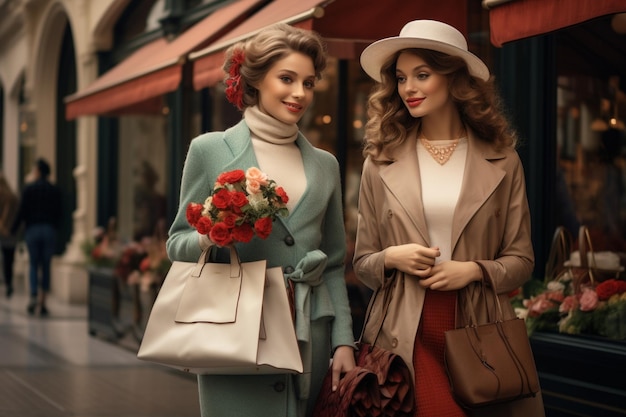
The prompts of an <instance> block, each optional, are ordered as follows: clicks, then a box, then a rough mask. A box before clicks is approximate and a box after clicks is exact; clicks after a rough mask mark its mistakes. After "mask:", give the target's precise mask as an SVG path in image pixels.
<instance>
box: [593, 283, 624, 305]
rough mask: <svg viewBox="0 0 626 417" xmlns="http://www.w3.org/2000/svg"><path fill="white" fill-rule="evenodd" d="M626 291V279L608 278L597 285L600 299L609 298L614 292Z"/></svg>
mask: <svg viewBox="0 0 626 417" xmlns="http://www.w3.org/2000/svg"><path fill="white" fill-rule="evenodd" d="M623 292H626V281H618V280H616V279H607V280H606V281H604V282H601V283H600V284H598V286H597V287H596V293H598V298H599V299H600V300H603V301H604V300H608V299H609V298H611V297H612V296H613V295H614V294H621V293H623Z"/></svg>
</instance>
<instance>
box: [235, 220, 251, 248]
mask: <svg viewBox="0 0 626 417" xmlns="http://www.w3.org/2000/svg"><path fill="white" fill-rule="evenodd" d="M232 236H233V239H234V240H236V241H238V242H243V243H248V242H250V240H252V237H253V236H254V230H252V226H250V224H248V223H242V224H240V225H239V226H235V228H234V229H233V232H232Z"/></svg>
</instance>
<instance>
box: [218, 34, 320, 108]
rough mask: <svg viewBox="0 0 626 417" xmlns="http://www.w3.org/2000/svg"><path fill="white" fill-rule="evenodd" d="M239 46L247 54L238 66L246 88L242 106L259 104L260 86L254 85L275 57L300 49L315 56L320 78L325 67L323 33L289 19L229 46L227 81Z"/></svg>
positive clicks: (225, 69)
mask: <svg viewBox="0 0 626 417" xmlns="http://www.w3.org/2000/svg"><path fill="white" fill-rule="evenodd" d="M238 50H239V51H242V52H243V55H244V60H243V63H242V64H241V67H240V68H239V73H240V74H241V79H240V88H242V89H243V109H245V108H246V107H250V106H254V105H256V104H258V101H259V99H258V95H257V89H256V88H254V87H253V85H256V84H258V83H260V82H261V81H263V78H264V77H265V75H266V74H267V72H268V71H269V70H270V68H271V67H272V65H274V63H275V62H276V61H280V60H281V59H283V58H285V57H286V56H287V55H289V54H290V53H292V52H300V53H302V54H304V55H306V56H308V57H310V58H311V59H312V60H313V68H314V69H315V76H316V77H317V79H321V77H322V71H324V69H325V68H326V45H325V44H324V42H323V41H322V38H321V37H320V35H319V34H318V33H316V32H314V31H311V30H306V29H300V28H296V27H293V26H290V25H288V24H286V23H277V24H275V25H272V26H270V27H268V28H267V29H264V30H262V31H261V32H259V33H258V34H257V35H255V36H254V37H252V38H250V39H248V40H247V41H243V42H239V43H237V44H235V45H233V46H231V47H230V48H228V50H227V51H226V57H225V60H224V65H223V69H224V72H225V73H226V78H225V81H226V80H227V79H228V78H229V73H230V67H231V65H233V55H234V53H235V52H236V51H238ZM243 109H242V110H243Z"/></svg>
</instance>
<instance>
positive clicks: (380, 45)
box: [361, 37, 489, 82]
mask: <svg viewBox="0 0 626 417" xmlns="http://www.w3.org/2000/svg"><path fill="white" fill-rule="evenodd" d="M412 48H422V49H431V50H433V51H439V52H443V53H444V54H448V55H453V56H458V57H460V58H462V59H463V60H464V61H465V62H466V63H467V67H468V69H469V72H470V74H471V75H473V76H475V77H478V78H480V79H482V80H485V81H487V80H488V79H489V69H488V68H487V65H485V63H484V62H483V61H482V60H481V59H480V58H478V57H477V56H476V55H474V54H473V53H471V52H469V51H465V50H463V49H460V48H457V47H456V46H453V45H450V44H448V43H444V42H439V41H434V40H431V39H422V38H411V37H393V38H386V39H381V40H379V41H376V42H374V43H372V44H371V45H370V46H368V47H367V48H365V50H364V51H363V53H361V66H362V67H363V70H364V71H365V72H366V73H367V75H369V76H370V77H372V78H373V79H374V80H376V81H378V82H380V81H381V77H380V70H381V68H382V66H383V64H384V63H385V62H386V61H387V60H388V59H389V58H391V57H392V56H393V55H394V54H395V53H396V52H398V51H400V50H402V49H412Z"/></svg>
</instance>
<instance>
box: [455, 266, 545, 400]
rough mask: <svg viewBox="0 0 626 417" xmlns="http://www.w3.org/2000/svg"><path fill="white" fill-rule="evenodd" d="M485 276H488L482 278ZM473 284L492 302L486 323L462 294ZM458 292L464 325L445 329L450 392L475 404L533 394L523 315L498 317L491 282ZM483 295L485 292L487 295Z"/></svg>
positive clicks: (535, 381) (531, 360)
mask: <svg viewBox="0 0 626 417" xmlns="http://www.w3.org/2000/svg"><path fill="white" fill-rule="evenodd" d="M485 280H488V278H487V277H486V278H485ZM476 287H479V288H480V290H481V291H482V292H483V294H482V296H483V299H484V300H485V302H487V303H492V304H495V309H494V308H489V306H487V307H486V311H488V312H489V311H494V310H495V315H493V314H491V317H489V318H488V320H487V322H486V323H478V321H477V320H476V314H475V312H474V310H473V308H472V306H471V303H470V302H469V301H468V300H471V299H472V298H473V297H472V296H471V295H470V294H467V292H470V291H472V289H475V288H476ZM485 287H487V286H486V285H485V284H483V285H478V286H472V287H468V288H466V289H464V290H463V291H461V292H460V293H459V303H463V306H460V307H461V308H460V309H459V310H460V311H462V312H465V314H466V317H465V318H466V320H467V323H468V324H467V325H465V326H463V327H460V328H457V329H453V330H449V331H447V332H446V333H445V352H444V359H445V365H446V370H447V373H448V377H449V379H450V387H451V390H452V393H453V395H454V397H455V399H456V400H457V402H458V403H459V404H461V405H462V406H463V407H466V408H478V407H484V406H488V405H493V404H499V403H503V402H508V401H514V400H518V399H522V398H527V397H531V396H535V395H537V393H538V392H539V390H540V388H539V378H538V376H537V369H536V367H535V360H534V357H533V354H532V350H531V348H530V342H529V340H528V334H527V332H526V325H525V323H524V320H523V319H519V318H512V319H508V320H504V315H503V313H502V307H501V305H500V300H499V299H498V297H497V296H496V294H497V292H496V290H495V287H494V284H493V282H491V287H490V288H485ZM487 294H489V295H487Z"/></svg>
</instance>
